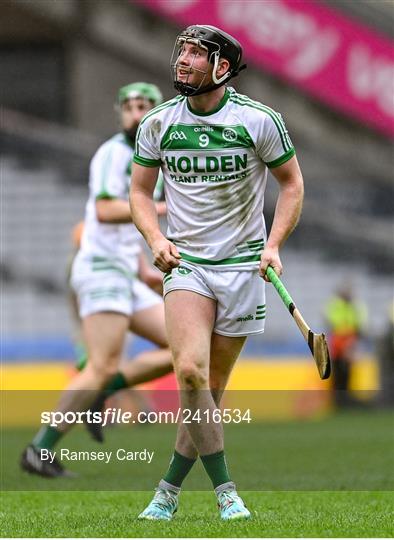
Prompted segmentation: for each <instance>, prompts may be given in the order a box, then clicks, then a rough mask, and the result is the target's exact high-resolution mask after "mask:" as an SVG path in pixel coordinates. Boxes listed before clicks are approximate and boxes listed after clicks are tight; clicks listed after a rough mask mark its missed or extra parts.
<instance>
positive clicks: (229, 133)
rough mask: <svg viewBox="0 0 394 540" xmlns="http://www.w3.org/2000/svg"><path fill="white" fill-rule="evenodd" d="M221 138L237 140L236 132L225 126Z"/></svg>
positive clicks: (231, 140)
mask: <svg viewBox="0 0 394 540" xmlns="http://www.w3.org/2000/svg"><path fill="white" fill-rule="evenodd" d="M222 135H223V139H224V140H225V141H228V142H233V141H236V140H237V137H238V135H237V132H236V131H235V129H233V128H229V127H226V128H224V129H223V133H222Z"/></svg>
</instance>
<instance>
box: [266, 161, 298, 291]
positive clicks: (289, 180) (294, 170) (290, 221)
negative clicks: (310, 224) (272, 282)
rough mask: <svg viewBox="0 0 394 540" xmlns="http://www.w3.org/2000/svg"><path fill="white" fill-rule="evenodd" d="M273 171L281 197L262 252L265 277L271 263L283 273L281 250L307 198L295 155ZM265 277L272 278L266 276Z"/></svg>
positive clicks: (279, 273)
mask: <svg viewBox="0 0 394 540" xmlns="http://www.w3.org/2000/svg"><path fill="white" fill-rule="evenodd" d="M271 172H272V174H273V175H274V177H275V178H276V180H277V181H278V183H279V196H278V200H277V203H276V207H275V214H274V220H273V222H272V227H271V232H270V234H269V236H268V240H267V244H266V246H265V249H264V251H263V253H262V254H261V261H260V269H259V272H260V275H261V276H262V277H264V276H265V272H266V270H267V266H268V265H271V266H272V267H273V268H274V270H275V272H276V273H277V274H278V275H279V276H280V275H281V273H282V270H283V267H282V263H281V260H280V257H279V249H280V247H281V246H282V245H283V243H284V242H285V241H286V239H287V238H288V236H289V235H290V234H291V232H292V231H293V230H294V228H295V227H296V225H297V223H298V220H299V218H300V215H301V210H302V201H303V198H304V181H303V178H302V173H301V170H300V167H299V165H298V161H297V158H296V156H293V157H292V158H291V159H289V161H287V162H286V163H284V164H283V165H280V166H279V167H275V168H272V169H271ZM264 279H265V280H266V281H269V279H268V278H267V277H264Z"/></svg>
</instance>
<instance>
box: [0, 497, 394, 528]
mask: <svg viewBox="0 0 394 540" xmlns="http://www.w3.org/2000/svg"><path fill="white" fill-rule="evenodd" d="M243 496H244V498H245V501H246V502H247V504H248V506H249V507H250V509H251V510H252V513H253V518H252V519H251V520H249V521H247V522H238V523H223V522H221V521H220V519H219V518H218V515H217V510H216V507H215V498H214V497H213V495H212V494H211V493H207V492H190V491H188V492H184V493H182V497H181V505H180V508H179V511H178V513H177V515H176V517H175V518H174V520H173V521H172V522H169V523H149V522H139V521H137V519H136V516H137V515H138V513H139V512H140V511H141V510H142V509H143V507H144V505H145V504H146V503H147V502H148V501H149V499H150V497H151V493H147V492H134V493H126V492H97V493H92V492H90V491H89V492H76V493H74V492H51V493H48V492H41V493H37V492H35V493H33V492H30V493H29V492H19V493H15V492H14V493H7V494H3V497H2V508H3V511H2V518H3V525H2V534H3V535H4V536H6V537H20V536H22V537H61V536H63V537H153V538H155V537H219V538H220V537H257V538H258V537H308V536H309V537H392V536H393V534H394V526H393V523H394V520H393V517H394V516H393V514H391V515H390V506H391V507H392V504H393V496H392V494H390V493H387V492H382V493H376V492H262V493H258V492H254V491H250V492H245V493H243Z"/></svg>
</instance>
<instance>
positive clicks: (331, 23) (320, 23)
mask: <svg viewBox="0 0 394 540" xmlns="http://www.w3.org/2000/svg"><path fill="white" fill-rule="evenodd" d="M138 1H139V2H140V3H142V4H144V5H145V6H147V7H148V8H150V9H152V10H154V11H155V12H156V13H161V14H163V15H164V16H166V17H168V18H171V19H173V20H175V21H176V22H177V23H179V24H181V25H188V24H212V25H214V26H218V27H219V28H222V29H223V30H225V31H227V32H229V33H230V34H232V35H234V36H235V37H236V38H237V39H239V41H240V42H241V43H242V45H243V48H244V55H245V59H246V61H247V62H248V63H249V64H252V63H253V64H256V65H258V66H260V67H262V68H264V69H267V70H269V71H271V72H273V73H275V74H277V75H279V76H280V77H283V78H285V79H286V80H287V81H288V82H291V83H292V84H294V85H296V86H298V87H299V88H301V89H303V90H305V92H307V93H310V94H311V95H313V96H315V97H317V98H318V99H320V100H321V101H323V102H325V103H327V104H329V105H331V106H333V107H335V108H337V109H339V110H341V111H343V112H344V113H347V114H348V115H350V116H353V117H355V118H357V119H359V120H361V122H363V123H365V124H368V125H369V126H372V127H374V128H377V129H378V130H379V131H381V132H383V133H384V134H386V135H389V136H393V135H394V47H393V44H394V42H393V41H391V40H390V39H388V38H386V37H384V36H382V35H380V34H378V33H377V32H374V31H372V30H371V29H369V28H367V27H366V26H364V25H361V24H359V23H358V22H356V21H355V20H353V19H350V18H348V17H345V16H344V15H342V14H341V13H339V12H338V11H336V10H332V9H331V8H328V7H327V6H324V5H322V4H321V3H319V2H317V1H315V0H138Z"/></svg>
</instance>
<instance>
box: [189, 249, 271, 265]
mask: <svg viewBox="0 0 394 540" xmlns="http://www.w3.org/2000/svg"><path fill="white" fill-rule="evenodd" d="M179 254H180V256H181V258H182V259H184V260H185V261H189V262H193V263H196V264H207V265H210V266H217V265H226V264H242V263H249V262H256V261H259V260H260V255H245V256H243V257H229V258H228V259H220V260H216V261H214V260H210V259H203V258H201V257H193V255H188V254H187V253H182V252H180V253H179Z"/></svg>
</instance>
